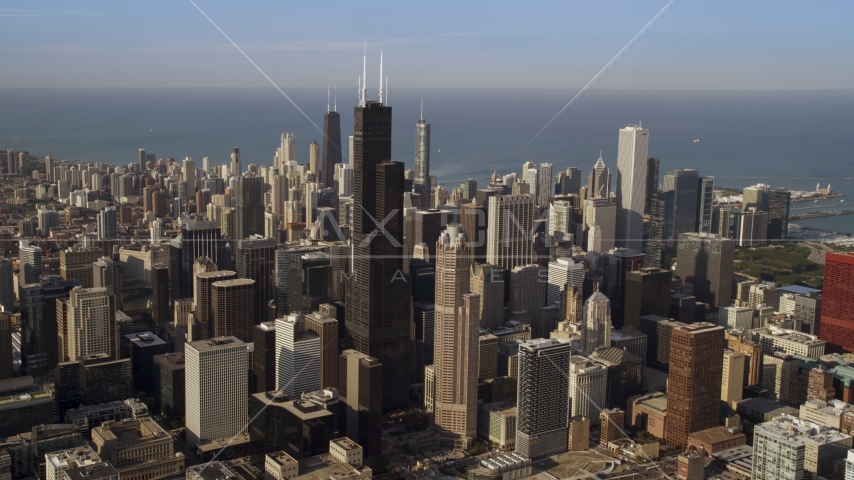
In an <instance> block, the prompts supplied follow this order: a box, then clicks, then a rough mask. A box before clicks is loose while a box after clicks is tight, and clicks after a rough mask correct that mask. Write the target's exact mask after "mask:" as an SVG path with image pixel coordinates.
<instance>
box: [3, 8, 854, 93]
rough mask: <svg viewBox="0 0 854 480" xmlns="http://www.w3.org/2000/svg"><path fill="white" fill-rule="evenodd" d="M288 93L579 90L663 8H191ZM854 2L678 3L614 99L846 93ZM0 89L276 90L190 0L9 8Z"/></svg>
mask: <svg viewBox="0 0 854 480" xmlns="http://www.w3.org/2000/svg"><path fill="white" fill-rule="evenodd" d="M193 1H195V2H196V4H197V5H198V7H199V8H200V9H201V10H202V11H204V12H205V13H206V14H207V15H208V16H209V17H210V18H211V20H213V21H214V22H215V23H216V24H217V25H218V26H219V28H221V29H222V30H223V31H224V32H225V33H226V34H227V35H229V36H230V37H231V39H232V40H233V41H234V42H235V43H236V44H237V45H239V46H240V47H241V48H242V49H243V51H244V52H245V53H246V54H247V55H248V56H249V57H250V58H251V59H252V60H253V61H254V62H255V63H256V64H257V65H258V67H259V68H260V69H261V70H263V71H264V72H265V73H266V74H267V75H268V76H269V77H270V79H272V80H273V81H274V82H275V83H276V84H278V85H279V86H280V87H281V88H283V89H287V88H288V87H317V86H320V85H322V86H325V85H327V84H333V85H338V87H339V90H341V89H351V90H352V91H353V94H354V95H355V91H356V88H357V87H356V84H357V81H358V76H359V75H360V74H361V70H362V49H363V42H367V47H368V88H369V89H370V90H371V91H373V90H376V89H377V88H378V86H379V84H378V77H379V52H380V50H382V51H383V56H384V59H385V62H384V65H385V74H386V75H387V76H388V77H389V88H390V90H391V92H392V93H390V95H393V90H394V88H395V87H406V88H427V87H432V88H437V87H438V88H514V89H578V88H581V87H582V86H584V85H585V84H586V83H587V82H589V81H590V80H591V78H593V77H594V75H596V73H597V72H598V71H599V70H600V69H602V67H603V66H605V65H606V64H607V63H608V62H609V60H611V59H612V58H613V57H614V55H616V54H617V52H619V51H620V50H621V49H622V48H623V47H625V46H626V45H627V43H629V41H630V40H631V39H632V37H634V36H635V35H636V34H638V32H639V31H640V30H641V29H642V28H643V27H644V25H646V24H647V23H648V22H649V21H650V20H651V19H652V18H653V17H654V16H655V15H656V13H658V12H659V11H660V10H661V9H662V8H663V7H664V6H665V5H667V3H668V0H644V1H637V0H634V1H610V0H604V1H595V2H594V1H561V2H507V1H493V2H486V1H465V2H461V1H459V0H456V1H444V0H427V1H425V0H422V1H420V2H390V1H389V2H373V1H361V2H346V1H341V2H325V1H312V2H307V1H306V2H303V1H287V2H283V1H267V0H259V1H252V2H222V1H218V2H215V1H211V0H193ZM851 18H854V2H851V1H835V0H827V1H822V2H811V3H809V4H803V3H801V2H797V3H796V2H793V1H783V0H777V1H771V0H754V1H748V2H745V1H743V0H739V1H733V0H674V1H673V2H672V4H670V5H669V6H668V7H667V8H666V9H665V10H664V11H663V12H662V13H661V15H660V16H659V17H658V18H657V19H656V20H655V21H654V22H653V23H652V24H651V25H649V27H648V28H647V29H646V30H645V31H644V32H643V33H642V34H641V35H639V36H638V37H637V39H636V40H635V41H634V42H632V43H631V45H629V46H628V47H627V48H625V50H624V51H623V53H622V54H621V55H620V56H619V57H618V58H617V59H616V60H615V61H614V62H613V63H612V64H611V65H610V66H609V67H608V68H607V69H606V70H605V71H604V72H603V73H602V75H600V76H599V77H598V78H597V79H596V81H595V82H594V83H593V84H592V85H591V88H604V89H703V90H709V89H723V90H741V89H745V90H757V89H758V90H786V89H849V88H852V85H854V48H852V45H854V29H852V28H850V22H851ZM0 22H2V24H3V28H0V87H86V88H91V87H99V88H100V87H111V88H112V87H115V88H120V87H135V88H138V87H186V88H198V87H238V88H258V87H270V85H269V83H268V81H267V80H266V79H265V77H264V76H263V75H262V74H261V73H259V72H258V71H257V70H256V69H255V68H254V67H253V66H252V65H251V64H250V63H249V61H247V59H246V58H244V57H243V56H242V55H241V54H240V53H239V52H238V50H237V49H236V48H235V47H234V46H232V45H231V44H230V43H229V42H228V41H227V40H226V39H225V37H224V36H223V35H222V34H221V33H220V32H219V31H217V29H216V28H215V27H214V26H213V25H212V24H211V23H209V21H208V20H207V19H206V18H205V17H204V16H203V15H202V14H201V13H200V12H199V10H197V9H196V7H194V5H193V4H192V2H191V1H190V0H169V1H166V0H150V1H138V2H127V1H119V2H117V1H115V0H109V1H91V0H77V1H75V2H68V1H41V0H28V1H26V2H11V1H8V0H7V1H5V2H0Z"/></svg>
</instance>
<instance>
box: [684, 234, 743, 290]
mask: <svg viewBox="0 0 854 480" xmlns="http://www.w3.org/2000/svg"><path fill="white" fill-rule="evenodd" d="M676 258H677V261H676V270H675V271H674V272H673V273H674V275H676V276H678V277H679V278H681V279H682V281H683V282H686V283H690V284H692V285H694V296H695V297H697V301H700V302H705V303H708V304H709V305H711V306H712V307H725V306H727V305H729V304H730V303H732V273H733V260H734V258H735V242H733V241H732V240H727V239H725V238H720V237H718V236H717V235H714V234H706V233H683V234H682V235H681V236H680V237H679V246H678V250H677V253H676Z"/></svg>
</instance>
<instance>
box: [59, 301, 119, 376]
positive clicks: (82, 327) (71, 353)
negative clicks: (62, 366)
mask: <svg viewBox="0 0 854 480" xmlns="http://www.w3.org/2000/svg"><path fill="white" fill-rule="evenodd" d="M114 319H115V311H114V310H113V305H112V303H111V302H110V298H109V296H107V289H106V288H103V287H100V288H83V287H75V288H74V289H73V290H71V293H70V294H69V297H68V322H67V327H66V329H67V335H68V339H67V340H66V343H67V345H68V352H67V356H68V358H69V360H70V361H72V362H74V361H77V360H78V359H79V358H80V357H82V356H84V355H94V354H97V353H106V354H110V353H111V352H112V345H113V342H114V341H115V339H114V338H111V337H112V335H111V333H114V330H113V329H111V326H112V324H113V322H114Z"/></svg>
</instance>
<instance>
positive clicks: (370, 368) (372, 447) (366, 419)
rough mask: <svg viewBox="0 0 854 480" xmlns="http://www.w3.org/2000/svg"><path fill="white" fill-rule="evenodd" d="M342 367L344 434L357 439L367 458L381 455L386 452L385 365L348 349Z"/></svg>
mask: <svg viewBox="0 0 854 480" xmlns="http://www.w3.org/2000/svg"><path fill="white" fill-rule="evenodd" d="M338 368H339V377H338V394H339V401H340V403H341V406H340V407H339V408H340V411H341V417H342V421H343V423H342V424H341V434H342V435H346V436H347V437H348V438H351V439H354V440H356V441H357V443H358V444H359V445H361V446H362V448H363V449H364V454H365V455H366V456H373V455H378V454H379V453H380V451H381V450H382V445H381V442H380V427H381V424H382V404H383V401H382V400H383V394H382V385H383V383H382V382H383V365H382V364H381V363H380V362H379V361H378V360H377V359H376V358H374V357H371V356H368V355H365V354H364V353H360V352H358V351H356V350H344V352H343V353H342V354H341V356H340V357H339V359H338Z"/></svg>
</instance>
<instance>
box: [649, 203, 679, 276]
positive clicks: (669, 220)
mask: <svg viewBox="0 0 854 480" xmlns="http://www.w3.org/2000/svg"><path fill="white" fill-rule="evenodd" d="M672 235H673V192H672V191H671V192H658V193H656V194H654V195H653V196H652V200H650V207H649V239H648V240H647V242H646V246H645V249H646V251H645V252H644V254H645V258H644V264H645V265H648V266H650V267H665V265H664V252H665V251H666V250H668V249H670V250H672V248H673V242H672V241H671V240H672V238H671V237H672Z"/></svg>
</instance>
